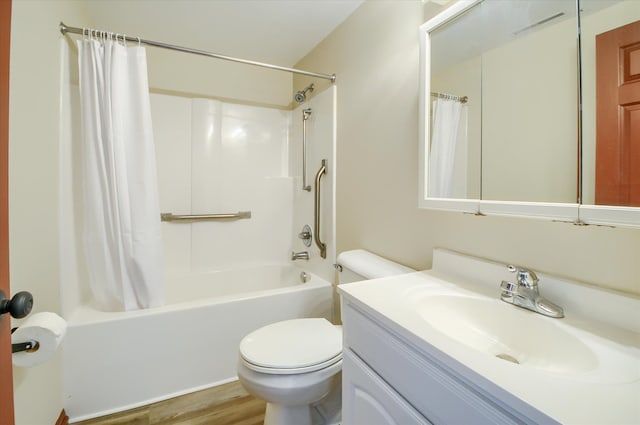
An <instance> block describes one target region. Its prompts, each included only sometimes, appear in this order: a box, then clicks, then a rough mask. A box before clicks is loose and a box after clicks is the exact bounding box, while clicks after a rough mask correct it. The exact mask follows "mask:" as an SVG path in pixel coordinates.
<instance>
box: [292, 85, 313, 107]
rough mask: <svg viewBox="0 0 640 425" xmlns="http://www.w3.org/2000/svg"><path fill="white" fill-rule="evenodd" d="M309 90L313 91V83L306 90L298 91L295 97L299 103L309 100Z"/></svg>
mask: <svg viewBox="0 0 640 425" xmlns="http://www.w3.org/2000/svg"><path fill="white" fill-rule="evenodd" d="M307 92H313V83H312V84H309V85H308V86H307V87H306V88H305V89H304V90H300V91H298V92H296V94H295V95H294V96H293V99H294V100H295V101H296V102H298V103H304V101H305V100H307Z"/></svg>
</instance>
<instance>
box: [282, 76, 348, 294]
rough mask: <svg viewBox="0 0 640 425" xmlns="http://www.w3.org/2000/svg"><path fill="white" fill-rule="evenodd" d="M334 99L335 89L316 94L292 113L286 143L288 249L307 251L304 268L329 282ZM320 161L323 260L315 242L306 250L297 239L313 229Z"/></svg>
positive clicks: (332, 236)
mask: <svg viewBox="0 0 640 425" xmlns="http://www.w3.org/2000/svg"><path fill="white" fill-rule="evenodd" d="M336 99H337V87H336V85H335V84H334V85H332V86H331V87H330V88H329V89H327V90H325V91H323V92H321V93H316V94H315V96H313V97H312V98H311V99H308V100H307V101H306V102H305V103H303V104H302V105H300V106H298V107H297V108H296V109H294V110H293V111H292V113H291V114H292V115H291V128H292V137H291V142H290V151H291V153H290V155H289V158H290V169H291V172H290V174H291V175H292V176H295V177H294V179H295V183H294V186H293V211H294V212H295V213H294V214H293V218H292V224H293V227H292V229H291V231H292V233H293V238H292V242H291V244H292V246H291V249H292V250H293V251H295V252H301V251H308V252H309V261H308V262H307V261H305V263H306V264H305V266H304V267H305V268H308V269H309V270H311V271H312V272H314V273H316V274H318V275H320V276H322V277H323V278H324V279H326V280H329V281H333V280H334V273H335V270H334V268H333V264H334V263H335V262H336V222H335V215H336V214H335V205H336V199H335V194H336V122H337V121H336ZM307 108H310V109H311V115H309V118H308V119H307V121H306V130H307V131H306V133H307V184H309V185H311V191H310V192H307V191H304V190H302V111H303V110H304V109H307ZM323 159H326V160H327V165H326V173H325V175H324V176H323V177H322V178H321V180H320V232H319V236H320V240H321V241H322V242H323V243H325V244H326V250H327V258H326V259H323V258H321V257H320V251H319V249H318V247H317V246H316V244H315V242H313V243H312V244H311V246H310V247H306V246H305V245H304V243H303V241H302V240H301V239H300V238H298V237H297V235H298V234H299V233H300V232H301V231H302V228H303V227H304V225H305V224H307V225H309V226H310V227H311V228H312V232H315V231H316V230H315V229H314V228H313V227H314V195H315V188H314V186H315V185H314V178H315V176H316V173H317V172H318V170H319V169H320V166H321V162H322V160H323Z"/></svg>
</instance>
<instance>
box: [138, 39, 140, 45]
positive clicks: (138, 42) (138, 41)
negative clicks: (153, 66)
mask: <svg viewBox="0 0 640 425" xmlns="http://www.w3.org/2000/svg"><path fill="white" fill-rule="evenodd" d="M138 47H140V37H138Z"/></svg>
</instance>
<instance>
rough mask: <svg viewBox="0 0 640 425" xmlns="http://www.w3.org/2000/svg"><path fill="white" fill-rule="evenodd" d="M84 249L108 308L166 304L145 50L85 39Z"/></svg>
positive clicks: (91, 274) (82, 61)
mask: <svg viewBox="0 0 640 425" xmlns="http://www.w3.org/2000/svg"><path fill="white" fill-rule="evenodd" d="M77 44H78V51H79V65H80V94H81V95H80V104H81V108H80V109H81V117H82V151H83V167H82V169H83V177H82V178H83V183H84V184H83V197H84V248H85V254H86V260H87V264H88V267H87V269H88V271H89V281H90V283H91V288H92V292H93V295H94V297H95V299H96V300H97V301H98V304H99V305H100V308H102V309H105V310H112V311H118V310H136V309H140V308H148V307H155V306H159V305H162V304H163V303H164V293H163V289H164V285H163V282H162V264H163V263H162V241H161V233H160V216H159V214H160V210H159V203H158V189H157V177H156V162H155V148H154V143H153V134H152V126H151V111H150V106H149V87H148V82H147V66H146V54H145V50H144V48H143V47H140V46H132V47H125V46H123V45H120V44H119V43H117V42H114V41H112V40H100V41H99V40H95V39H92V40H88V39H86V40H78V42H77Z"/></svg>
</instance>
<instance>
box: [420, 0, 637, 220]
mask: <svg viewBox="0 0 640 425" xmlns="http://www.w3.org/2000/svg"><path fill="white" fill-rule="evenodd" d="M634 2H635V0H579V3H578V1H577V0H522V1H517V2H516V1H510V2H505V1H496V0H484V1H482V0H461V1H458V2H456V3H454V4H453V5H452V6H451V7H449V8H447V9H445V10H444V11H443V12H442V13H440V14H439V15H437V16H436V17H434V18H433V19H430V20H429V21H428V22H427V23H425V24H424V25H423V26H422V27H421V53H422V57H421V59H422V60H421V81H422V86H421V93H420V95H421V111H420V115H421V132H420V137H421V143H420V146H421V152H420V170H421V174H420V196H419V198H420V206H421V207H423V208H436V209H447V210H456V211H468V212H474V213H481V214H484V213H487V214H515V215H524V216H536V217H548V218H551V219H562V220H567V221H574V222H583V221H587V222H592V223H611V224H640V213H638V211H640V209H637V208H630V205H626V206H616V207H615V208H612V207H610V205H612V204H611V203H609V202H607V203H604V205H606V206H603V205H598V206H594V207H589V208H585V207H582V206H581V200H584V203H588V201H589V200H593V199H595V198H594V195H593V193H594V190H595V170H596V165H595V151H596V149H595V142H594V141H591V140H592V139H593V138H590V134H589V130H593V131H592V133H595V118H593V117H592V116H591V115H592V114H593V113H592V111H591V110H586V108H587V107H588V106H589V105H591V108H592V109H595V104H596V102H595V93H594V94H593V95H591V94H588V93H586V91H585V112H584V117H581V113H580V104H581V97H582V96H583V95H582V91H581V90H580V88H581V81H584V84H585V85H586V84H589V85H588V87H589V89H588V90H591V91H594V92H595V83H593V81H592V80H593V78H594V77H593V74H594V73H595V70H594V68H595V65H594V64H593V62H595V59H593V57H594V56H595V55H594V54H593V53H590V52H591V50H589V49H594V47H593V46H594V44H595V41H593V39H595V35H596V34H599V33H601V32H602V31H606V29H603V28H604V27H605V24H604V22H605V21H606V22H610V21H613V22H615V23H613V24H612V25H613V27H617V26H620V25H619V24H620V22H619V21H620V19H618V20H616V19H614V18H610V17H609V16H619V17H620V18H621V19H622V20H626V21H629V20H631V21H633V18H630V16H631V17H632V16H633V14H634V12H631V11H630V9H634V8H635V9H640V8H638V7H637V4H635V5H634V4H633V3H634ZM614 9H617V10H614ZM578 10H580V16H578ZM635 14H636V15H638V14H640V10H639V11H636V12H635ZM605 15H606V16H607V18H605ZM637 19H638V18H636V20H637ZM581 20H584V21H585V24H584V25H589V27H592V29H590V30H589V31H590V33H589V35H588V37H589V40H588V41H585V42H584V44H583V46H582V49H580V43H579V40H580V39H579V37H578V27H579V25H580V24H581V22H580V21H581ZM583 34H584V30H583ZM586 36H587V35H583V38H584V37H586ZM639 45H640V41H639ZM627 50H629V49H627ZM581 55H582V60H581V61H580V60H579V59H580V56H581ZM628 56H630V58H631V59H630V63H631V64H637V63H640V48H639V49H638V56H634V54H633V52H631V53H629V55H628ZM587 62H589V63H587ZM580 65H582V66H580ZM587 66H590V67H591V69H590V72H586V71H584V70H583V69H582V68H585V67H587ZM634 66H638V67H640V65H634ZM581 71H582V74H585V75H584V77H582V76H581ZM628 74H629V72H628ZM637 74H638V75H637V76H638V77H640V71H637ZM630 75H631V77H630V78H631V79H634V78H635V77H634V75H635V74H634V72H633V70H632V71H630ZM638 81H639V83H640V78H639V79H638ZM636 109H637V110H639V112H638V113H637V114H638V115H640V108H636ZM632 111H635V110H633V108H632ZM629 114H630V115H631V116H632V119H631V120H630V121H631V122H632V123H636V125H637V122H638V120H639V118H634V116H633V112H629ZM581 118H582V121H583V122H584V123H585V128H586V127H589V130H585V134H584V136H583V135H582V132H581V128H580V123H581ZM634 119H635V121H634ZM636 131H638V130H636ZM637 134H640V133H637ZM637 137H640V135H639V136H637ZM582 138H585V143H584V146H582V145H581V139H582ZM628 149H630V148H627V150H628ZM636 149H637V148H636ZM636 155H640V150H637V151H636ZM636 168H637V169H640V164H639V165H638V167H636ZM631 169H634V168H633V167H631ZM590 203H591V204H595V203H596V202H593V201H592V202H590ZM633 206H634V207H635V206H640V205H633ZM583 212H584V213H585V214H583ZM581 214H582V215H581ZM584 218H588V220H585V219H584Z"/></svg>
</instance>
